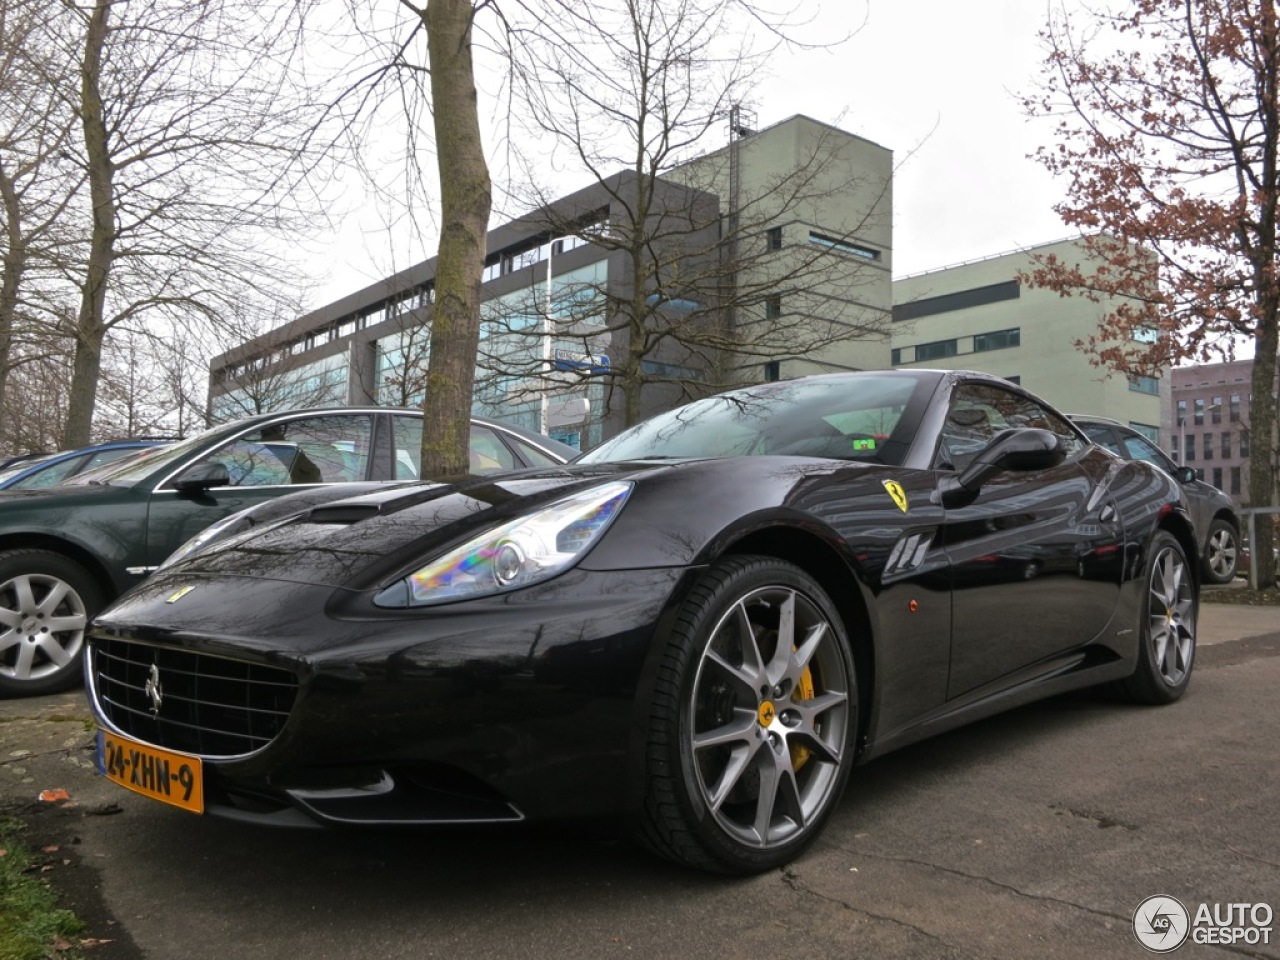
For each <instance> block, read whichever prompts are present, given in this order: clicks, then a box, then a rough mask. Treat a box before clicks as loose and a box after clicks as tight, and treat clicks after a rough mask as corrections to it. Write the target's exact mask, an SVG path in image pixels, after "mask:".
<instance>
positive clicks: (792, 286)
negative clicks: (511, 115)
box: [486, 0, 890, 425]
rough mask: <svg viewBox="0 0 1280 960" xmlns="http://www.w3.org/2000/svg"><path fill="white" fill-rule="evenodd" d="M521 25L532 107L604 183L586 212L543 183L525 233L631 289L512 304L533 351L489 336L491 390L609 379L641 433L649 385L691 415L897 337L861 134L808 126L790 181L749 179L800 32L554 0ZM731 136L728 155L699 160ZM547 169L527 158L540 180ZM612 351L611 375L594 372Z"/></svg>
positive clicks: (520, 69)
mask: <svg viewBox="0 0 1280 960" xmlns="http://www.w3.org/2000/svg"><path fill="white" fill-rule="evenodd" d="M516 12H517V13H518V14H519V17H517V16H516V15H515V13H509V14H508V17H507V23H508V25H509V26H510V27H511V29H510V31H509V34H508V36H510V37H511V38H512V40H511V46H510V47H509V48H508V50H507V55H508V57H509V59H510V61H511V63H512V64H513V65H514V66H515V68H516V75H515V76H516V80H515V85H514V89H515V96H516V97H517V99H518V100H519V102H520V103H521V109H519V110H517V111H515V113H516V115H518V116H520V117H522V118H524V119H525V121H526V122H527V123H528V125H529V126H530V127H531V128H532V130H531V132H532V134H533V135H534V137H535V138H536V141H537V142H539V144H540V145H545V144H546V143H548V142H550V143H552V144H555V145H557V148H558V149H559V150H562V151H567V153H568V154H569V156H570V158H571V162H572V163H573V165H574V166H576V167H580V168H582V169H584V170H585V171H586V172H587V173H588V174H589V175H590V176H591V177H592V179H593V180H594V181H595V183H596V187H595V188H594V189H592V190H588V191H584V193H583V204H581V205H577V206H575V205H574V204H563V203H561V204H555V205H553V204H552V202H551V197H552V196H553V191H552V190H550V189H545V188H544V189H535V192H534V193H533V194H532V196H530V197H525V198H522V202H523V203H524V204H525V205H527V206H532V207H534V208H535V210H536V212H535V213H534V214H532V215H530V216H529V217H528V218H527V219H528V220H529V221H530V222H531V223H533V224H536V225H537V226H539V227H540V228H541V229H542V230H543V231H545V235H546V238H547V240H548V241H549V243H550V244H551V245H552V246H551V250H552V255H554V251H555V250H556V249H557V248H563V246H564V242H563V238H568V239H569V240H570V241H571V242H572V241H573V240H575V239H576V240H577V241H585V242H589V243H591V244H592V245H593V246H595V247H596V248H600V249H603V250H605V251H607V252H608V254H609V255H611V263H612V264H615V265H617V266H618V267H620V269H621V270H622V272H623V274H624V276H622V277H618V276H614V277H610V278H608V279H607V281H606V280H604V279H602V280H600V281H599V282H595V283H592V284H589V286H590V287H591V291H590V294H589V295H588V294H587V293H586V292H584V290H583V289H582V287H583V284H582V283H581V282H574V281H570V282H569V283H568V284H567V286H568V287H569V289H568V290H566V291H565V292H564V296H561V295H560V294H559V293H556V292H553V295H552V296H549V297H547V296H544V301H545V304H546V306H545V307H543V308H537V307H535V309H538V310H539V311H540V312H543V314H544V322H543V323H540V324H535V325H530V324H529V323H527V322H526V317H527V314H528V313H529V311H530V305H529V304H527V303H523V302H513V303H510V304H509V306H511V307H513V308H514V309H513V310H512V315H513V317H514V318H515V320H516V322H515V323H511V322H505V323H504V321H503V319H502V318H501V317H496V318H495V323H496V325H497V326H498V327H505V330H506V332H507V333H517V331H518V336H519V337H521V338H523V340H524V341H526V346H525V348H524V349H523V350H512V349H511V348H510V347H509V345H508V344H509V339H510V338H509V337H508V338H489V339H487V340H486V346H487V347H490V353H489V356H488V358H487V365H488V366H489V367H490V368H491V370H492V375H491V376H492V377H498V378H505V380H506V381H507V382H508V384H509V386H510V388H511V389H514V390H523V391H525V394H526V395H527V394H528V393H530V392H534V393H536V392H542V391H545V390H548V389H553V388H554V384H555V382H556V381H564V380H578V381H600V382H603V383H604V384H605V385H606V387H607V390H606V397H611V396H616V397H618V398H620V401H619V402H617V403H616V406H618V407H619V408H620V409H621V420H622V423H623V424H624V425H630V424H632V423H635V422H636V421H637V420H638V419H640V417H641V415H642V409H643V406H644V404H643V403H642V397H643V396H644V395H645V392H646V391H652V390H655V389H657V390H662V391H663V392H664V396H665V398H666V400H667V402H669V403H674V402H678V401H679V400H682V399H687V398H689V397H691V396H696V395H699V394H702V393H706V392H709V391H712V390H716V389H722V388H724V387H727V386H730V385H734V384H737V383H742V382H750V381H753V380H758V379H760V378H761V377H762V375H763V370H764V367H765V364H766V363H769V362H778V361H780V360H782V359H790V358H799V357H814V356H821V355H824V354H827V353H828V352H829V351H830V350H831V348H833V347H836V346H837V345H841V344H847V343H849V342H851V341H855V340H865V339H873V340H882V341H883V340H885V339H886V338H887V336H888V329H889V321H890V317H889V314H888V311H887V309H886V306H887V300H888V293H887V291H888V282H889V277H888V273H887V264H886V263H884V262H879V260H880V256H881V253H882V252H885V253H887V251H886V250H885V249H884V248H886V247H887V242H886V241H887V237H888V228H889V216H890V210H889V186H890V169H889V166H888V159H887V152H886V153H885V164H884V170H883V173H880V174H877V173H876V172H875V171H873V170H870V169H868V167H867V166H866V164H865V163H864V162H863V160H864V159H865V158H864V157H862V156H859V155H857V151H856V150H851V149H850V147H849V142H848V138H847V137H846V136H845V135H843V134H839V133H838V131H834V130H832V129H831V128H828V127H825V126H824V125H821V124H816V123H809V124H806V125H805V134H807V137H806V136H805V135H800V136H799V137H798V140H799V141H800V143H799V144H798V147H797V149H796V155H795V156H794V157H793V158H791V162H790V163H789V164H787V165H786V167H787V169H786V170H785V172H779V173H774V174H769V175H760V174H758V173H755V172H754V171H753V170H752V169H751V167H752V163H751V161H752V160H757V161H758V160H759V159H760V157H759V155H758V154H757V153H756V152H755V151H754V148H753V147H754V145H753V142H752V137H751V135H752V133H754V131H752V130H749V129H747V126H748V121H747V119H746V114H745V113H744V112H743V111H742V110H741V109H740V101H741V100H742V99H743V98H744V97H745V95H746V93H747V85H748V82H749V81H750V80H752V79H753V78H755V77H757V76H758V73H759V71H760V70H761V69H762V68H763V66H764V64H765V62H766V61H767V59H768V57H769V56H770V55H771V54H772V53H773V52H774V51H775V50H776V48H777V47H778V46H779V45H780V44H781V43H782V42H783V41H784V39H786V37H787V34H788V32H789V29H790V28H791V26H792V25H791V24H789V23H787V22H783V21H776V22H775V21H770V20H769V19H768V18H767V16H766V14H765V13H764V12H763V9H762V8H759V7H757V6H754V5H752V4H750V3H746V2H742V0H678V2H658V0H630V2H627V0H618V2H603V3H597V4H592V5H591V6H590V7H589V8H587V7H583V6H581V5H575V4H572V3H569V2H561V0H555V2H552V3H547V4H539V5H537V7H536V8H535V7H534V6H533V5H530V6H528V7H523V6H520V7H519V8H518V10H517V11H516ZM747 24H749V25H752V26H754V27H755V29H754V30H748V29H745V27H744V25H747ZM728 38H736V39H728ZM726 132H727V133H728V141H729V142H728V146H726V147H724V148H723V149H721V150H718V151H713V152H712V153H710V154H709V155H704V156H703V157H701V158H699V159H691V157H692V156H693V155H694V154H695V153H698V152H700V151H703V150H705V149H706V145H707V144H708V143H709V142H711V141H712V138H713V136H716V135H723V134H724V133H726ZM545 163H546V161H545V160H544V159H542V158H538V159H537V160H536V161H532V162H530V163H529V164H528V175H529V178H530V180H531V181H534V182H535V183H536V181H537V179H538V178H537V169H538V168H539V167H540V166H545ZM755 166H757V167H758V166H760V164H758V163H757V164H755ZM833 200H836V201H838V202H837V203H834V204H833ZM833 206H836V207H843V209H841V211H840V213H839V214H838V215H837V216H833V215H832V212H831V211H832V207H833ZM819 222H822V223H823V224H824V228H823V229H822V230H821V231H816V232H815V231H811V230H809V226H811V225H813V224H815V223H819ZM869 237H876V238H880V240H881V242H880V243H878V244H873V243H869V242H868V238H869ZM815 238H816V240H815ZM817 241H820V242H817ZM612 255H617V256H616V257H613V256H612ZM877 288H878V289H879V291H880V294H879V295H877V294H876V293H875V292H872V291H875V290H876V289H877ZM877 301H879V303H877ZM566 304H568V305H569V306H566ZM539 337H550V338H552V339H553V340H554V341H555V343H556V344H557V349H559V350H560V351H561V353H562V354H563V353H565V352H574V350H573V346H572V345H573V344H574V343H575V342H576V343H577V344H578V346H577V350H576V352H577V353H578V354H579V356H580V359H579V360H576V361H575V360H570V361H568V362H564V361H561V362H560V363H558V364H557V363H556V362H555V361H556V355H555V354H556V350H555V349H552V350H547V349H542V350H539V349H537V348H536V347H531V346H530V344H533V343H536V340H537V338H539ZM600 344H607V345H609V346H608V347H607V348H606V349H607V351H608V353H609V354H611V357H610V359H611V362H610V363H608V364H605V363H602V362H598V360H593V358H594V357H597V356H598V355H599V354H600V353H602V352H604V351H603V350H602V349H601V348H600V347H599V345H600ZM548 354H550V357H548ZM520 356H523V357H524V358H526V359H525V362H524V363H522V364H520V368H519V369H518V370H512V369H511V365H512V364H513V363H514V362H517V358H518V357H520ZM547 359H550V360H551V361H552V362H551V363H550V364H548V363H547ZM556 367H559V369H555V368H556ZM549 370H550V371H552V372H551V375H550V376H548V371H549ZM499 392H500V391H499Z"/></svg>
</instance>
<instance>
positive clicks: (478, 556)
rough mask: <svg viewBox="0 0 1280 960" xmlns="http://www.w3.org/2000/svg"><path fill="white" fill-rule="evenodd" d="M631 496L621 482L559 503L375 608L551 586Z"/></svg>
mask: <svg viewBox="0 0 1280 960" xmlns="http://www.w3.org/2000/svg"><path fill="white" fill-rule="evenodd" d="M630 494H631V484H630V483H624V482H618V481H615V482H613V483H606V484H603V485H602V486H598V487H591V488H590V489H588V490H583V491H582V492H580V493H575V494H574V495H573V496H571V497H565V498H564V499H563V500H557V501H556V502H555V503H552V504H550V505H549V506H546V507H543V508H542V509H541V510H539V511H538V512H537V513H533V514H530V515H528V516H525V517H520V518H518V519H516V520H512V521H511V522H509V523H505V524H503V525H502V526H500V527H496V528H494V529H492V530H489V531H487V532H485V533H483V534H481V535H480V536H478V537H475V538H474V539H472V540H468V541H467V542H466V543H464V544H462V545H461V546H459V547H456V548H454V549H453V550H450V551H449V552H448V553H446V554H445V555H444V556H442V557H439V558H438V559H435V560H432V561H431V562H430V563H428V564H426V565H425V566H423V567H421V568H419V569H418V570H415V571H414V572H413V573H411V574H409V576H407V577H405V578H404V579H402V580H398V581H397V582H396V583H394V584H392V585H391V586H390V587H387V588H386V589H385V590H383V591H382V592H381V593H379V594H378V595H377V596H376V597H375V598H374V601H373V602H374V603H375V604H377V605H378V606H380V607H422V606H428V605H430V604H435V603H448V602H450V601H453V600H462V599H468V598H472V597H482V596H487V595H489V594H495V593H504V592H506V591H508V590H515V589H518V588H519V587H526V586H528V585H529V584H532V583H538V582H539V581H542V580H548V579H550V578H551V577H554V576H556V575H557V574H559V573H563V572H564V571H565V570H567V569H569V568H570V567H571V566H573V565H574V564H575V563H577V562H578V560H579V559H580V558H581V557H582V555H583V554H585V553H586V552H587V551H588V550H589V549H590V548H591V545H592V544H594V543H595V542H596V541H597V540H598V539H600V535H601V534H603V533H604V531H605V529H606V528H607V527H608V526H609V523H610V521H612V520H613V518H614V517H615V516H617V515H618V511H619V510H621V509H622V505H623V504H624V503H626V502H627V497H628V496H629V495H630Z"/></svg>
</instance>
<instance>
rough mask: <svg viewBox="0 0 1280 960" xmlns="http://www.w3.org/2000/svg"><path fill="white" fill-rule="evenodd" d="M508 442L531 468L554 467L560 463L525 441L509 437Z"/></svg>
mask: <svg viewBox="0 0 1280 960" xmlns="http://www.w3.org/2000/svg"><path fill="white" fill-rule="evenodd" d="M507 440H508V442H509V443H510V444H511V445H512V446H513V447H515V448H516V452H517V453H519V454H520V456H522V457H523V458H524V462H525V463H527V464H529V466H531V467H554V466H558V465H559V463H560V461H559V460H557V459H556V458H555V457H553V456H551V455H550V454H547V453H544V452H543V451H542V450H540V449H538V448H537V447H535V446H534V445H533V444H531V443H525V442H524V441H523V440H520V439H517V438H516V437H512V436H508V437H507Z"/></svg>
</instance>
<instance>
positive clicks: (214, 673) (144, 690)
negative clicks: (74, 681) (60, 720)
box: [90, 637, 298, 757]
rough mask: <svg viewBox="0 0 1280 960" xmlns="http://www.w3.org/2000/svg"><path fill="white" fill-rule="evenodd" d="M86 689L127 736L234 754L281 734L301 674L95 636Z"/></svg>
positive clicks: (198, 750)
mask: <svg viewBox="0 0 1280 960" xmlns="http://www.w3.org/2000/svg"><path fill="white" fill-rule="evenodd" d="M90 687H91V690H90V692H91V694H92V696H93V697H94V700H95V702H96V704H97V706H98V709H99V711H100V712H101V714H102V716H103V717H104V718H105V719H106V720H107V721H108V722H109V723H110V724H111V725H112V726H113V727H115V728H116V729H117V730H119V731H120V732H121V733H124V734H126V735H127V736H130V737H133V738H134V739H137V740H142V741H144V742H146V743H151V744H154V745H156V746H159V747H165V748H166V749H169V750H177V751H180V752H182V753H193V754H196V755H197V756H201V757H239V756H244V755H246V754H250V753H253V752H255V751H257V750H261V749H262V748H263V747H265V746H266V745H267V744H269V743H270V742H271V741H272V740H273V739H274V738H275V737H276V735H277V734H279V733H280V731H281V729H282V728H283V727H284V724H285V721H286V720H288V718H289V711H290V710H292V709H293V704H294V700H295V699H296V698H297V694H298V678H297V677H296V676H295V675H294V674H293V673H292V672H291V671H289V670H283V669H281V668H279V667H271V666H266V665H264V664H260V663H252V662H249V661H246V660H234V659H230V658H227V657H218V656H211V655H209V654H203V653H196V652H194V651H191V650H182V649H175V648H170V647H155V646H151V645H150V644H144V643H136V642H134V641H131V640H120V639H116V638H103V637H98V638H96V640H95V643H94V646H93V653H92V659H91V661H90Z"/></svg>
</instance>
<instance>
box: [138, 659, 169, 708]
mask: <svg viewBox="0 0 1280 960" xmlns="http://www.w3.org/2000/svg"><path fill="white" fill-rule="evenodd" d="M142 692H143V693H145V694H146V695H147V699H148V700H150V701H151V715H152V716H153V717H154V716H157V715H158V714H159V713H160V704H162V703H164V691H163V690H162V689H161V687H160V668H159V667H157V666H156V665H155V664H154V663H153V664H152V665H151V670H150V671H149V672H148V673H147V683H146V686H144V687H143V688H142Z"/></svg>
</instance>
